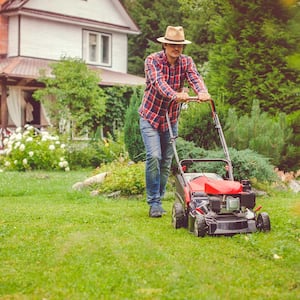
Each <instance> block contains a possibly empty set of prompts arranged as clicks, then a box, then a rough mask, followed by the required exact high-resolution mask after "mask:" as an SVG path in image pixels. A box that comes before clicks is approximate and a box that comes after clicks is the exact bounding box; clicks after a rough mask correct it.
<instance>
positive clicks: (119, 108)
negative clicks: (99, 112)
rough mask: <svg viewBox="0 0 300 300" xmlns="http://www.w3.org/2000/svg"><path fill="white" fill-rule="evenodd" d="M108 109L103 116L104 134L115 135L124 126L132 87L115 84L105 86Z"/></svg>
mask: <svg viewBox="0 0 300 300" xmlns="http://www.w3.org/2000/svg"><path fill="white" fill-rule="evenodd" d="M104 91H105V94H106V110H105V114H104V115H103V117H102V126H103V132H104V135H107V134H112V135H114V134H115V132H116V130H119V129H122V128H123V127H124V121H125V114H126V110H127V108H128V106H129V102H130V97H131V95H132V92H133V91H132V87H129V86H114V87H108V88H105V90H104Z"/></svg>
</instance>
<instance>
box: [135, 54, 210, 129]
mask: <svg viewBox="0 0 300 300" xmlns="http://www.w3.org/2000/svg"><path fill="white" fill-rule="evenodd" d="M145 76H146V88H145V92H144V97H143V101H142V104H141V106H140V108H139V114H140V116H141V117H143V118H144V119H146V120H147V121H148V122H149V123H150V124H151V126H152V127H153V128H155V129H157V130H159V131H166V130H168V124H167V121H166V112H167V110H168V109H169V117H170V121H171V124H172V125H174V124H175V123H176V122H177V120H178V117H179V113H180V107H181V104H180V103H177V102H176V101H172V100H176V92H181V91H182V89H183V87H184V83H185V81H186V80H187V82H188V84H189V86H190V87H191V88H192V89H193V90H194V92H195V93H199V92H207V89H206V86H205V84H204V82H203V80H202V77H201V76H200V74H199V73H198V71H197V68H196V66H195V64H194V62H193V59H192V58H191V57H189V56H186V55H183V54H182V55H180V57H179V58H178V60H177V62H176V64H175V65H174V66H171V65H170V64H169V63H168V61H167V56H166V54H165V52H164V51H160V52H157V53H153V54H151V55H149V56H148V57H147V58H146V60H145ZM169 106H170V107H169Z"/></svg>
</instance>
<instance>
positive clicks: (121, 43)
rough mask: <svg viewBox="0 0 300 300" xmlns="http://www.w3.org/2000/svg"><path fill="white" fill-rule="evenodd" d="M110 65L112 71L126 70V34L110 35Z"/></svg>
mask: <svg viewBox="0 0 300 300" xmlns="http://www.w3.org/2000/svg"><path fill="white" fill-rule="evenodd" d="M112 44H113V46H112V65H113V69H114V71H119V72H124V73H126V72H127V60H128V53H127V36H126V35H124V34H117V33H114V34H113V36H112Z"/></svg>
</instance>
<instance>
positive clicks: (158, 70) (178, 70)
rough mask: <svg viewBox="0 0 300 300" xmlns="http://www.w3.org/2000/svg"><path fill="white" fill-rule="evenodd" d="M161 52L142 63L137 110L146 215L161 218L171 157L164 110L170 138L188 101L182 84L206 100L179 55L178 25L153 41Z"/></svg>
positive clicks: (195, 75)
mask: <svg viewBox="0 0 300 300" xmlns="http://www.w3.org/2000/svg"><path fill="white" fill-rule="evenodd" d="M157 41H158V42H160V43H162V48H163V50H162V51H160V52H157V53H153V54H151V55H149V56H148V57H147V58H146V60H145V76H146V88H145V91H144V96H143V101H142V104H141V106H140V108H139V114H140V130H141V134H142V138H143V142H144V145H145V148H146V168H145V176H146V193H147V202H148V204H149V206H150V210H149V216H150V217H153V218H157V217H161V216H162V215H163V214H164V213H165V210H164V209H163V208H162V202H161V200H162V198H163V196H164V193H165V190H166V184H167V180H168V177H169V174H170V168H171V163H172V158H173V148H172V145H171V143H170V134H169V130H168V124H167V121H166V113H167V111H168V114H169V117H170V121H171V127H172V131H173V134H174V136H177V121H178V117H179V112H180V108H181V103H182V102H186V101H187V100H188V98H189V95H188V93H186V92H185V91H184V83H185V82H186V81H187V83H188V85H189V86H190V87H191V88H192V89H193V91H194V92H195V93H196V94H197V95H198V99H199V101H207V100H209V99H210V95H209V94H208V92H207V89H206V87H205V84H204V82H203V80H202V77H201V76H200V75H199V73H198V71H197V69H196V66H195V64H194V62H193V60H192V58H191V57H189V56H186V55H183V54H182V52H183V47H184V45H187V44H190V43H191V42H190V41H188V40H186V39H185V36H184V30H183V28H182V27H181V26H177V27H173V26H168V27H167V29H166V33H165V36H164V37H160V38H158V39H157Z"/></svg>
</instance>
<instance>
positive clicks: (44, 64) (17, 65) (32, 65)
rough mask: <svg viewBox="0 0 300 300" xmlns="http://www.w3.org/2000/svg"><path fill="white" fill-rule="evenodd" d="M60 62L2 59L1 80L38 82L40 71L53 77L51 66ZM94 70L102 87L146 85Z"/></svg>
mask: <svg viewBox="0 0 300 300" xmlns="http://www.w3.org/2000/svg"><path fill="white" fill-rule="evenodd" d="M55 62H58V61H54V60H46V59H37V58H28V57H22V56H17V57H9V58H4V59H0V79H1V78H7V79H8V81H11V83H12V84H20V82H21V81H22V82H25V81H26V80H27V82H30V81H33V80H35V81H36V80H37V79H38V78H39V77H40V71H41V70H45V74H46V75H47V76H51V67H50V64H52V63H55ZM89 67H90V69H92V70H97V71H100V72H99V73H100V82H99V85H101V86H115V85H131V86H134V85H144V84H145V79H144V78H142V77H139V76H135V75H131V74H127V73H122V72H116V71H112V70H109V69H104V68H100V67H95V66H89Z"/></svg>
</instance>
